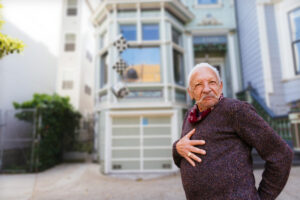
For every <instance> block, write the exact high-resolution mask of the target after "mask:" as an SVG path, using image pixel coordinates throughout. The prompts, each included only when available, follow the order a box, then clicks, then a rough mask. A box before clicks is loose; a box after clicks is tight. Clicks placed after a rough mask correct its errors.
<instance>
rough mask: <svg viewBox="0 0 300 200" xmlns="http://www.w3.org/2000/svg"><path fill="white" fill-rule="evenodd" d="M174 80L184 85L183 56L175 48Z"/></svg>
mask: <svg viewBox="0 0 300 200" xmlns="http://www.w3.org/2000/svg"><path fill="white" fill-rule="evenodd" d="M173 65H174V80H175V83H177V84H179V85H182V86H184V69H183V56H182V54H181V53H179V52H178V51H176V50H173Z"/></svg>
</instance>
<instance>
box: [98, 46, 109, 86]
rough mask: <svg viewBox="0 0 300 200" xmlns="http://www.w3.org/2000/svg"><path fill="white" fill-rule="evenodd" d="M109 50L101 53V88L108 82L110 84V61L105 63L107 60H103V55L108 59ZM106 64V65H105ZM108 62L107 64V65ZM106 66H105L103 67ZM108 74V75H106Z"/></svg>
mask: <svg viewBox="0 0 300 200" xmlns="http://www.w3.org/2000/svg"><path fill="white" fill-rule="evenodd" d="M108 56H109V54H108V51H105V52H103V53H102V54H101V55H100V63H99V64H100V66H99V68H100V69H99V88H100V89H102V88H104V87H105V86H106V85H107V84H108V75H109V74H108V70H109V69H108V68H109V63H105V61H103V60H104V59H103V57H105V59H108ZM103 64H104V65H103ZM105 64H106V66H105ZM103 66H104V68H103ZM105 75H106V76H105Z"/></svg>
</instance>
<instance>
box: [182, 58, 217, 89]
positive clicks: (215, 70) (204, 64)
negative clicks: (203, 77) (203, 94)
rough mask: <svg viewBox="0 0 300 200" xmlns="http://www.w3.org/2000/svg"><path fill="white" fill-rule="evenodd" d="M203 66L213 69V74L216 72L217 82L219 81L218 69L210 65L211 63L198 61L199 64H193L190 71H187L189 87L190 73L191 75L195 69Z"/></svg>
mask: <svg viewBox="0 0 300 200" xmlns="http://www.w3.org/2000/svg"><path fill="white" fill-rule="evenodd" d="M204 67H206V68H210V69H211V70H213V72H215V74H216V76H217V78H218V81H219V84H220V83H221V78H220V74H219V72H218V70H217V69H216V68H215V67H213V66H211V65H210V64H208V63H199V64H197V65H195V67H194V68H193V69H192V70H191V71H190V73H189V76H188V84H189V89H191V86H190V81H191V77H192V75H193V74H194V73H195V72H196V71H198V70H199V69H201V68H204Z"/></svg>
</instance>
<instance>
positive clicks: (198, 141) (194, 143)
mask: <svg viewBox="0 0 300 200" xmlns="http://www.w3.org/2000/svg"><path fill="white" fill-rule="evenodd" d="M190 144H191V145H192V146H195V145H204V144H205V140H191V141H190Z"/></svg>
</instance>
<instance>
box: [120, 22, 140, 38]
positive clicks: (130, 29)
mask: <svg viewBox="0 0 300 200" xmlns="http://www.w3.org/2000/svg"><path fill="white" fill-rule="evenodd" d="M120 33H121V34H122V35H123V36H124V38H125V39H126V40H127V41H134V40H136V25H134V24H126V25H125V24H123V25H120Z"/></svg>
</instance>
